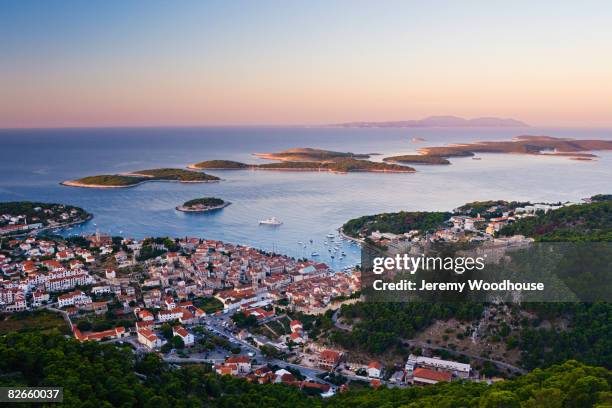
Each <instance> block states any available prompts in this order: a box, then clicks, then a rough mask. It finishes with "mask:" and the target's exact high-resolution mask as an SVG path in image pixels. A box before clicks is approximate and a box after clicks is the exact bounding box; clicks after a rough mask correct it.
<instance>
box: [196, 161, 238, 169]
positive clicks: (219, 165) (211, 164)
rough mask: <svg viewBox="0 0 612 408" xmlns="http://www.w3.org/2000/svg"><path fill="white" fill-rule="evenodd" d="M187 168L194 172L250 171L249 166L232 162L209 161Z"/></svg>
mask: <svg viewBox="0 0 612 408" xmlns="http://www.w3.org/2000/svg"><path fill="white" fill-rule="evenodd" d="M187 168H189V169H192V170H204V169H208V170H242V169H248V168H249V165H248V164H245V163H240V162H237V161H232V160H207V161H203V162H200V163H195V164H190V165H189V166H187Z"/></svg>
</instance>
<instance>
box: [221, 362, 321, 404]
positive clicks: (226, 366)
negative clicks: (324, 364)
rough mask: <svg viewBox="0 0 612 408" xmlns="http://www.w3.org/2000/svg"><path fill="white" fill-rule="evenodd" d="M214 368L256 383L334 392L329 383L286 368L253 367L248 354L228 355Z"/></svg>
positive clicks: (319, 391) (223, 373) (224, 373)
mask: <svg viewBox="0 0 612 408" xmlns="http://www.w3.org/2000/svg"><path fill="white" fill-rule="evenodd" d="M214 369H215V372H216V373H217V374H219V375H231V376H237V377H243V378H245V379H246V380H247V381H249V382H252V383H256V384H285V385H290V386H294V387H298V388H299V389H302V390H304V389H310V390H314V391H316V392H318V393H320V394H322V395H323V396H327V395H332V394H333V390H332V387H331V386H330V385H329V384H323V383H320V382H315V381H311V380H300V379H298V378H297V377H296V376H295V375H294V374H293V373H292V372H290V371H288V370H287V369H285V368H278V369H277V370H273V369H272V368H270V366H268V365H260V366H258V367H253V366H252V365H251V359H250V357H248V356H238V357H228V358H226V359H225V361H224V362H223V363H220V364H215V366H214Z"/></svg>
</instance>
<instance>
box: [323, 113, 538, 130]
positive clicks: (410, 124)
mask: <svg viewBox="0 0 612 408" xmlns="http://www.w3.org/2000/svg"><path fill="white" fill-rule="evenodd" d="M331 126H333V127H345V128H426V127H451V128H452V127H456V128H466V127H468V128H481V127H494V128H495V127H504V128H508V127H529V125H528V124H526V123H524V122H521V121H518V120H516V119H509V118H495V117H484V118H473V119H465V118H461V117H458V116H450V115H438V116H429V117H427V118H425V119H417V120H398V121H387V122H347V123H337V124H334V125H331Z"/></svg>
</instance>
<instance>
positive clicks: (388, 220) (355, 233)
mask: <svg viewBox="0 0 612 408" xmlns="http://www.w3.org/2000/svg"><path fill="white" fill-rule="evenodd" d="M451 215H452V214H451V213H450V212H423V211H400V212H397V213H383V214H376V215H366V216H363V217H359V218H354V219H352V220H349V221H347V222H346V223H345V224H344V225H343V226H342V231H343V232H344V233H345V234H347V235H349V236H352V237H355V238H358V237H360V236H368V235H370V234H371V233H372V232H374V231H381V232H391V233H393V234H403V233H406V232H409V231H411V230H420V231H427V230H430V229H434V228H436V227H438V226H440V225H442V224H443V223H444V222H445V221H446V220H448V219H449V218H450V216H451Z"/></svg>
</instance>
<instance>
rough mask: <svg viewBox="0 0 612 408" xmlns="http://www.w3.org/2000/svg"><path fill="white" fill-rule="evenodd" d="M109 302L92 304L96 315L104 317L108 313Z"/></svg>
mask: <svg viewBox="0 0 612 408" xmlns="http://www.w3.org/2000/svg"><path fill="white" fill-rule="evenodd" d="M107 303H108V302H93V303H92V307H93V311H94V313H95V314H97V315H102V314H104V313H106V312H108V305H107Z"/></svg>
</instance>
